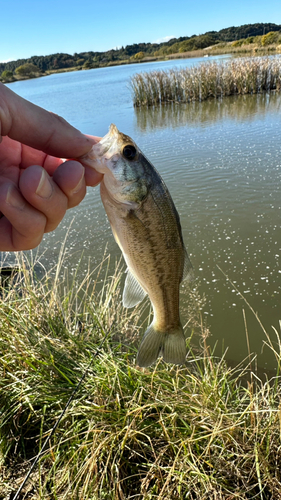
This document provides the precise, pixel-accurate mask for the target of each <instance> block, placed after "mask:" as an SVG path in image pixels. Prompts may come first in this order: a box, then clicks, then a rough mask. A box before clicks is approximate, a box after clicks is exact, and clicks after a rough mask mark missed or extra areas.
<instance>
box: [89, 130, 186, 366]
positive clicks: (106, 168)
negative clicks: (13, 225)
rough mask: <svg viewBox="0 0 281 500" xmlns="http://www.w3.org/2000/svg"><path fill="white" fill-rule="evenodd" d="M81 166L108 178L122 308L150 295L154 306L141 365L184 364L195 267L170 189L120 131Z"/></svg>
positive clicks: (107, 204)
mask: <svg viewBox="0 0 281 500" xmlns="http://www.w3.org/2000/svg"><path fill="white" fill-rule="evenodd" d="M81 161H82V163H84V164H85V165H88V166H92V167H93V168H95V169H96V170H97V171H98V172H101V173H103V174H104V177H103V181H102V182H101V185H100V193H101V199H102V202H103V205H104V208H105V211H106V213H107V216H108V219H109V222H110V225H111V228H112V232H113V234H114V237H115V240H116V242H117V243H118V245H119V247H120V249H121V251H122V253H123V256H124V259H125V261H126V263H127V266H128V270H127V277H126V281H125V287H124V291H123V305H124V307H134V306H135V305H136V304H138V303H139V302H141V301H142V300H143V298H144V297H145V296H146V295H147V294H148V296H149V298H150V300H151V303H152V306H153V312H154V316H153V321H152V323H151V325H150V326H149V328H148V329H147V331H146V332H145V335H144V337H143V340H142V342H141V344H140V347H139V351H138V354H137V359H136V362H137V364H138V365H139V366H149V365H151V364H152V363H153V362H155V361H156V359H157V358H158V356H160V355H162V356H163V358H164V360H165V361H166V362H167V363H175V364H183V363H184V362H185V357H186V342H185V337H184V333H183V328H182V325H181V322H180V314H179V287H180V283H181V282H182V281H183V280H185V279H187V278H189V277H191V274H192V265H191V263H190V260H189V257H188V255H187V251H186V249H185V246H184V243H183V238H182V231H181V225H180V220H179V215H178V213H177V210H176V208H175V206H174V203H173V200H172V198H171V196H170V194H169V191H168V189H167V187H166V186H165V184H164V182H163V180H162V179H161V177H160V175H159V173H158V172H157V171H156V169H155V168H154V167H153V165H152V164H151V163H150V162H149V161H148V159H147V158H146V157H145V156H144V154H143V153H142V152H141V151H140V149H139V148H138V146H137V145H136V144H135V142H134V141H133V140H132V139H131V138H130V137H128V136H127V135H125V134H122V133H121V132H119V131H118V129H117V128H116V126H115V125H111V126H110V129H109V132H108V134H107V135H105V137H103V139H102V140H101V141H100V142H99V143H98V144H95V145H94V146H93V148H92V150H91V151H90V153H88V154H87V155H85V156H83V157H82V158H81Z"/></svg>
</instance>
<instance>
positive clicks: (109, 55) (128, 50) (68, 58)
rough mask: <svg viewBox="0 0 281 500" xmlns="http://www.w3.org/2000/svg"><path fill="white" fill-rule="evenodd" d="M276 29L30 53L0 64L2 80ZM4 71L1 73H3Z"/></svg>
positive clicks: (251, 27) (253, 27) (278, 28)
mask: <svg viewBox="0 0 281 500" xmlns="http://www.w3.org/2000/svg"><path fill="white" fill-rule="evenodd" d="M269 32H270V33H271V32H273V33H275V32H276V35H277V32H278V33H279V34H280V35H281V25H277V24H273V23H256V24H245V25H243V26H238V27H235V26H231V27H229V28H224V29H222V30H220V31H209V32H207V33H204V34H201V35H192V36H190V37H188V36H186V37H179V38H173V39H171V40H169V41H168V42H164V43H160V44H157V43H135V44H133V45H127V46H126V47H121V48H120V49H111V50H108V51H106V52H95V51H88V52H80V53H75V54H73V55H70V54H64V53H57V54H51V55H48V56H33V57H30V58H27V59H18V60H16V61H10V62H7V63H0V75H2V81H5V80H6V81H7V80H9V79H12V78H13V75H14V74H16V75H17V76H18V77H22V78H24V77H27V78H28V77H30V76H39V75H40V74H44V73H46V72H48V71H61V70H65V69H67V68H74V69H82V68H83V69H89V68H95V67H100V66H106V65H114V64H122V63H128V62H132V61H133V62H136V61H140V60H143V59H144V58H147V57H148V58H151V57H159V56H160V57H163V56H164V57H165V56H169V55H170V54H175V53H183V52H187V51H194V50H199V49H204V48H206V47H209V46H212V45H217V44H220V43H227V42H237V41H240V40H244V41H247V42H248V41H249V43H253V42H254V41H255V39H256V38H257V37H261V38H262V37H263V36H264V35H266V34H268V33H269ZM3 72H5V73H4V75H3Z"/></svg>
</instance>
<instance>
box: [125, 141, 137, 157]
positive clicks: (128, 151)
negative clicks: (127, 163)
mask: <svg viewBox="0 0 281 500" xmlns="http://www.w3.org/2000/svg"><path fill="white" fill-rule="evenodd" d="M122 153H123V156H124V157H125V158H126V159H127V160H133V159H134V158H135V157H136V155H137V150H136V148H135V146H133V145H132V144H128V145H127V146H125V147H124V148H123V151H122Z"/></svg>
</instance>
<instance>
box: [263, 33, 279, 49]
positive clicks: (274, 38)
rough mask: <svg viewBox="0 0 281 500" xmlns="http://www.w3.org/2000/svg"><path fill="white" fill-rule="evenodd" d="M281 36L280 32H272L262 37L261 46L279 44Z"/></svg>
mask: <svg viewBox="0 0 281 500" xmlns="http://www.w3.org/2000/svg"><path fill="white" fill-rule="evenodd" d="M279 36H280V32H278V31H270V32H269V33H267V34H266V35H263V36H262V37H261V44H262V45H263V46H266V45H271V44H273V43H277V42H278V39H279Z"/></svg>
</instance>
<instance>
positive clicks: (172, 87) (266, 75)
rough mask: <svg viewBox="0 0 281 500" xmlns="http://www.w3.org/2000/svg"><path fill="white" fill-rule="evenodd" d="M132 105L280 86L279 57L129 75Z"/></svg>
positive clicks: (205, 64)
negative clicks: (130, 76)
mask: <svg viewBox="0 0 281 500" xmlns="http://www.w3.org/2000/svg"><path fill="white" fill-rule="evenodd" d="M130 84H131V88H132V92H133V100H134V106H153V105H157V104H161V103H164V102H175V103H182V102H183V103H186V102H192V101H203V100H205V99H208V98H221V97H225V96H229V95H243V94H253V93H258V92H264V91H270V90H276V91H279V90H280V88H281V59H280V58H279V57H274V58H269V57H253V58H242V59H234V60H231V61H227V62H221V63H218V62H206V63H201V64H200V65H198V66H193V67H191V68H185V69H172V70H169V71H151V72H147V73H138V74H136V75H134V76H133V77H132V78H131V82H130Z"/></svg>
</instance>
